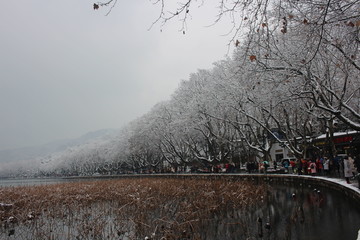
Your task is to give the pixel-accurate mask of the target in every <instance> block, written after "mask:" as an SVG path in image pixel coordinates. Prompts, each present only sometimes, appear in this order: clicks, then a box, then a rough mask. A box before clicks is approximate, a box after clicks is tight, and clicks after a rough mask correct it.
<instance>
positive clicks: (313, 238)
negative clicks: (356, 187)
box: [0, 179, 360, 240]
mask: <svg viewBox="0 0 360 240" xmlns="http://www.w3.org/2000/svg"><path fill="white" fill-rule="evenodd" d="M82 180H84V179H21V180H14V179H7V180H0V186H5V187H9V186H24V185H28V186H34V185H43V184H54V183H63V182H69V181H82ZM90 180H91V179H86V181H90ZM96 180H98V179H96ZM94 181H95V180H94ZM265 184H267V185H266V186H267V191H268V193H269V194H268V195H267V197H265V198H264V199H262V201H261V202H260V203H258V204H256V205H255V206H253V207H250V208H247V209H246V210H244V209H240V210H236V209H235V210H230V211H225V212H222V213H220V214H216V215H214V216H213V217H212V218H211V219H201V220H200V221H201V222H203V225H204V226H206V227H205V228H204V229H203V231H202V233H201V239H207V240H212V239H214V240H219V239H224V240H228V239H244V240H253V239H259V240H262V239H264V240H265V239H266V240H323V239H326V240H339V239H340V240H357V239H358V232H359V230H360V206H358V205H357V204H356V203H355V202H353V201H352V200H351V199H349V198H347V197H346V196H345V195H343V194H342V193H341V192H338V191H335V190H331V189H326V188H323V187H322V188H319V187H317V186H312V185H301V184H290V183H287V184H284V185H279V184H271V183H265ZM3 233H6V232H3ZM0 236H1V234H0ZM1 237H6V236H5V234H4V235H2V236H1ZM1 239H2V238H1ZM5 239H15V238H13V237H9V238H5ZM64 239H65V238H64ZM124 239H126V238H124ZM139 239H143V238H139Z"/></svg>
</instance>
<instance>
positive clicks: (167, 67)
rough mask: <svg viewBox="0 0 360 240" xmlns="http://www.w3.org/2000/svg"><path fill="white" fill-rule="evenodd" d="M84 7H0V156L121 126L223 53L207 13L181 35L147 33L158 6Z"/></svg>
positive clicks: (50, 2)
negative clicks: (95, 9) (6, 151)
mask: <svg viewBox="0 0 360 240" xmlns="http://www.w3.org/2000/svg"><path fill="white" fill-rule="evenodd" d="M92 3H93V2H91V1H84V0H83V1H80V0H75V1H74V0H71V1H70V0H62V1H55V0H47V1H43V0H31V1H29V0H16V1H7V2H4V3H3V4H2V5H1V8H0V56H1V57H0V111H1V118H0V119H1V120H0V121H1V122H0V150H2V149H7V148H16V147H23V146H32V145H37V144H43V143H46V142H49V141H53V140H57V139H63V138H74V137H78V136H80V135H82V134H84V133H86V132H89V131H95V130H98V129H103V128H121V127H122V126H124V125H125V124H126V123H128V122H129V121H131V120H133V119H135V118H136V117H139V116H141V115H142V114H144V113H146V112H147V111H149V110H150V109H151V107H152V106H153V105H154V104H156V103H157V102H159V101H162V100H166V99H168V98H169V96H170V95H171V93H172V92H173V91H174V90H175V89H176V87H177V86H178V83H179V82H180V80H182V79H188V76H189V74H190V73H193V72H196V70H197V69H200V68H206V69H208V68H210V67H211V66H212V63H213V62H215V61H218V60H221V59H222V58H223V57H224V56H225V55H226V53H227V45H226V44H227V41H228V40H229V39H228V37H224V36H221V35H223V34H225V33H226V31H227V30H228V29H226V28H225V27H224V25H223V26H221V25H217V26H215V27H210V28H209V27H205V26H206V25H209V24H211V23H212V21H213V20H214V19H215V15H216V9H215V8H211V7H210V6H208V7H206V6H205V7H204V8H200V9H199V10H201V11H199V12H198V13H196V12H195V13H193V15H192V16H193V18H192V19H190V20H189V22H188V29H187V32H186V34H185V35H183V34H182V33H181V32H179V29H180V27H181V24H180V23H179V22H177V21H174V22H171V23H170V24H168V25H166V26H165V27H164V28H163V31H162V32H161V31H160V26H159V25H156V26H155V27H153V28H152V29H151V30H150V31H148V28H149V27H150V25H151V23H152V22H153V21H154V20H155V19H156V17H157V16H158V14H159V6H153V5H152V4H151V3H150V2H149V1H148V0H134V1H118V3H117V6H116V7H115V8H114V9H113V11H112V12H111V14H110V15H109V16H105V14H106V11H105V10H104V9H102V10H100V11H94V10H93V9H92Z"/></svg>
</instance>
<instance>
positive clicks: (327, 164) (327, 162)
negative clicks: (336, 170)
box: [323, 157, 330, 176]
mask: <svg viewBox="0 0 360 240" xmlns="http://www.w3.org/2000/svg"><path fill="white" fill-rule="evenodd" d="M323 166H324V174H325V176H329V170H330V159H328V158H327V157H325V158H324V163H323Z"/></svg>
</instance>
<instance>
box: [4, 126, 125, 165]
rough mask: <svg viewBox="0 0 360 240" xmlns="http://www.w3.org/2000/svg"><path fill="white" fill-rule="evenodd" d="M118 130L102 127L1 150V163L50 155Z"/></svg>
mask: <svg viewBox="0 0 360 240" xmlns="http://www.w3.org/2000/svg"><path fill="white" fill-rule="evenodd" d="M117 132H118V130H116V129H101V130H97V131H93V132H89V133H86V134H84V135H82V136H80V137H79V138H75V139H62V140H57V141H53V142H49V143H46V144H43V145H39V146H31V147H23V148H15V149H6V150H1V151H0V163H7V162H17V161H26V160H31V159H34V158H36V157H41V156H46V155H50V154H53V153H56V152H61V151H64V150H66V149H67V148H70V147H74V146H77V145H81V144H85V143H87V142H90V141H94V140H95V139H97V138H102V137H106V136H107V135H113V134H115V133H117Z"/></svg>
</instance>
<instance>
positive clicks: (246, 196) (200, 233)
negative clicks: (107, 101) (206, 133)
mask: <svg viewBox="0 0 360 240" xmlns="http://www.w3.org/2000/svg"><path fill="white" fill-rule="evenodd" d="M265 194H266V190H265V188H264V187H263V186H259V185H253V184H252V183H249V182H244V181H241V182H240V181H236V180H232V179H229V180H227V179H196V178H194V179H165V178H137V179H134V178H132V179H117V180H102V181H88V182H73V183H63V184H55V185H43V186H32V187H11V188H0V203H3V206H2V207H1V205H0V220H1V227H0V238H1V237H7V238H9V239H144V238H145V237H146V236H147V237H149V239H203V238H204V231H205V230H204V228H205V227H206V226H207V225H208V224H210V223H211V222H212V221H214V219H221V218H223V217H226V218H229V217H230V218H234V214H236V213H237V211H238V210H239V209H243V208H246V207H248V206H251V205H252V204H254V203H256V202H258V201H259V200H261V199H262V198H263V197H264V195H265ZM4 204H9V205H4ZM13 236H15V238H11V237H13ZM1 239H2V238H1Z"/></svg>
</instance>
